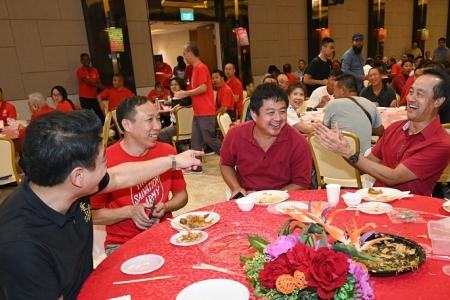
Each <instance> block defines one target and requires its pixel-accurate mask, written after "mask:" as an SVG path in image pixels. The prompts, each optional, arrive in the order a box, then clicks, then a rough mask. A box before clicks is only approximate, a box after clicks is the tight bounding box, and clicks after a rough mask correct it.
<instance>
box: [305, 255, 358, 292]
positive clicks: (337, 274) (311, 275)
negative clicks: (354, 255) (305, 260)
mask: <svg viewBox="0 0 450 300" xmlns="http://www.w3.org/2000/svg"><path fill="white" fill-rule="evenodd" d="M348 268H349V263H348V257H347V256H346V255H345V254H343V253H341V252H336V251H334V250H330V249H328V248H327V247H322V248H320V249H318V250H317V251H316V252H315V253H314V256H313V257H312V260H311V264H310V268H309V272H308V273H307V274H306V281H307V282H308V285H309V286H313V287H316V288H317V294H318V295H319V297H320V298H322V299H331V298H333V296H334V290H335V289H337V288H339V287H341V286H343V285H344V283H345V281H346V280H347V276H348V275H347V272H348Z"/></svg>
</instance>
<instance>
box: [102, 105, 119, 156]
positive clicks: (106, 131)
mask: <svg viewBox="0 0 450 300" xmlns="http://www.w3.org/2000/svg"><path fill="white" fill-rule="evenodd" d="M111 118H112V114H111V112H110V111H109V112H107V113H106V116H105V123H103V132H102V145H103V148H106V147H108V143H109V141H112V140H113V138H114V136H115V134H116V132H115V131H114V130H112V129H111Z"/></svg>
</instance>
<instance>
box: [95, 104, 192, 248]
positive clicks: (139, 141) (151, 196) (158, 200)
mask: <svg viewBox="0 0 450 300" xmlns="http://www.w3.org/2000/svg"><path fill="white" fill-rule="evenodd" d="M117 119H118V123H119V125H120V126H121V127H122V129H123V131H124V137H123V139H122V140H120V141H119V142H117V143H115V144H114V145H112V146H110V147H108V149H106V160H107V167H108V168H111V167H114V166H116V165H119V164H122V163H124V162H141V161H146V160H150V159H154V158H158V157H166V156H168V155H174V154H176V153H177V152H176V150H175V149H174V148H173V147H172V146H171V145H169V144H166V143H160V142H157V141H156V139H157V137H158V133H159V130H160V129H161V123H160V122H159V116H158V112H157V111H156V109H155V106H154V105H153V104H152V103H150V102H148V100H147V99H146V98H145V97H139V96H134V97H130V98H127V99H126V100H125V101H123V102H122V103H121V104H120V105H119V107H118V108H117ZM169 193H171V194H172V195H171V198H169ZM187 201H188V195H187V192H186V183H185V182H184V179H183V174H182V173H181V171H173V170H172V171H170V170H169V171H167V172H165V173H163V174H161V175H159V176H156V177H153V178H150V179H147V180H145V181H142V182H140V183H138V184H137V185H134V186H132V187H131V188H125V189H120V190H116V191H114V192H111V193H104V194H101V195H97V196H95V197H93V198H92V202H91V204H92V207H93V208H94V209H95V210H93V211H92V217H93V221H94V224H100V225H106V241H105V250H106V254H108V255H109V254H111V253H112V252H113V251H114V250H115V249H117V248H118V247H119V246H120V245H121V244H123V243H125V242H126V241H128V240H129V239H131V238H132V237H134V236H135V235H137V234H139V233H141V232H142V230H145V229H147V228H149V227H151V226H152V225H153V221H155V219H154V218H157V219H158V221H159V219H164V218H166V217H168V216H169V217H171V214H170V212H172V211H175V210H178V209H180V208H182V207H183V206H185V205H186V203H187ZM146 209H149V210H146ZM149 213H150V215H151V216H150V217H151V218H152V219H149Z"/></svg>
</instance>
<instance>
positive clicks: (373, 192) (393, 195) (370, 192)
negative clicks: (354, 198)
mask: <svg viewBox="0 0 450 300" xmlns="http://www.w3.org/2000/svg"><path fill="white" fill-rule="evenodd" d="M356 193H358V194H360V195H362V197H363V200H366V201H377V202H391V201H394V200H396V199H398V198H400V197H403V196H405V193H406V192H402V191H400V190H397V189H393V188H386V187H371V188H365V189H360V190H357V191H356Z"/></svg>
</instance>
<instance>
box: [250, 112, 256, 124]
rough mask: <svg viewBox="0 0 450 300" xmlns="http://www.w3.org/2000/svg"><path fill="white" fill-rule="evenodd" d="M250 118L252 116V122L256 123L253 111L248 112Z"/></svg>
mask: <svg viewBox="0 0 450 300" xmlns="http://www.w3.org/2000/svg"><path fill="white" fill-rule="evenodd" d="M250 116H252V120H253V121H255V122H256V113H255V112H253V110H250Z"/></svg>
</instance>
